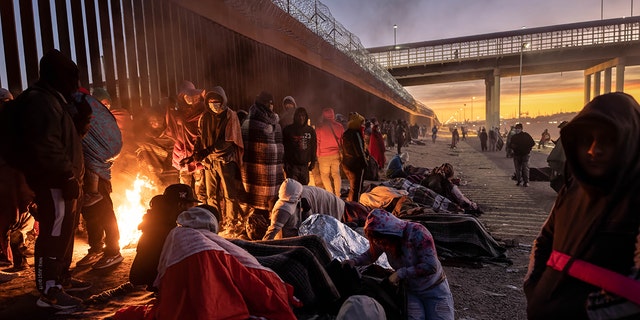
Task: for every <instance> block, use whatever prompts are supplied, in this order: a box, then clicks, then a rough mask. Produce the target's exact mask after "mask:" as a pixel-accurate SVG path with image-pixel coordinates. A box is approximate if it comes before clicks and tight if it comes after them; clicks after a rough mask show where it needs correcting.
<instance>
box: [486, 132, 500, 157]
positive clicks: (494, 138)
mask: <svg viewBox="0 0 640 320" xmlns="http://www.w3.org/2000/svg"><path fill="white" fill-rule="evenodd" d="M488 134H489V151H491V152H494V151H496V144H497V143H498V133H497V132H496V128H494V127H491V130H489V132H488Z"/></svg>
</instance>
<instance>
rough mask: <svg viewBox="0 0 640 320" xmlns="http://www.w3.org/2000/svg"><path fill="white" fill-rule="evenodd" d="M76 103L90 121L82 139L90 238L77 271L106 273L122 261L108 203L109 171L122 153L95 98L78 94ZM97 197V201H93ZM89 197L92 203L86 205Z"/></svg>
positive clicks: (109, 116)
mask: <svg viewBox="0 0 640 320" xmlns="http://www.w3.org/2000/svg"><path fill="white" fill-rule="evenodd" d="M74 99H75V102H76V103H83V101H86V103H88V104H89V105H90V106H91V110H92V113H93V117H92V118H91V127H90V128H89V132H88V133H87V135H85V136H84V138H83V139H82V147H83V152H84V159H85V168H86V170H85V175H84V179H85V181H84V182H85V183H84V191H85V197H84V203H83V207H82V216H83V218H84V220H85V223H86V229H87V235H88V238H89V252H88V253H87V255H86V256H84V257H83V258H82V259H80V260H79V261H78V262H76V266H77V267H84V266H91V267H92V268H93V269H105V268H108V267H111V266H113V265H116V264H119V263H120V262H122V261H123V260H124V258H123V257H122V255H121V254H120V244H119V240H120V231H119V229H118V221H117V219H116V215H115V212H114V210H113V202H112V200H111V192H112V187H111V168H112V166H113V159H115V158H116V157H117V156H118V154H119V153H120V151H121V150H122V146H123V140H122V134H121V132H120V129H119V128H118V124H117V122H116V118H115V117H114V116H113V115H112V114H111V112H110V111H109V109H107V107H106V106H104V105H103V104H102V103H101V102H99V101H98V100H97V99H96V98H95V97H92V96H90V95H88V94H85V93H83V92H81V91H79V92H77V93H75V94H74ZM96 195H97V197H95V196H96ZM88 196H92V198H93V199H95V200H93V201H89V200H90V199H91V198H88Z"/></svg>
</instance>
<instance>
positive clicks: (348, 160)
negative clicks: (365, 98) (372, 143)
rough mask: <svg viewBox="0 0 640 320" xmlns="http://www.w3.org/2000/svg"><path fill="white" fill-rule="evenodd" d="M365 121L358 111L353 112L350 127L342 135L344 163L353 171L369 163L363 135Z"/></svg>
mask: <svg viewBox="0 0 640 320" xmlns="http://www.w3.org/2000/svg"><path fill="white" fill-rule="evenodd" d="M363 123H364V117H362V116H361V115H359V114H357V113H356V114H353V115H352V116H351V119H350V121H349V123H348V129H347V130H346V131H345V132H344V134H343V135H342V150H343V157H342V164H343V165H345V166H346V167H347V168H349V169H350V170H352V171H358V170H362V169H364V168H366V167H367V165H368V162H367V156H366V154H365V152H364V148H365V147H364V138H363V137H362V124H363Z"/></svg>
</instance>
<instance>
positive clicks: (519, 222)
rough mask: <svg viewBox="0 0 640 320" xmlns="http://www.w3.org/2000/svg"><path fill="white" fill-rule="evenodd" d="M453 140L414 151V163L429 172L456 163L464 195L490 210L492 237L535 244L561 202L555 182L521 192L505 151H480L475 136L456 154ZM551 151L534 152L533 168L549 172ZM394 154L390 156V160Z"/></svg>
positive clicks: (413, 148) (534, 184)
mask: <svg viewBox="0 0 640 320" xmlns="http://www.w3.org/2000/svg"><path fill="white" fill-rule="evenodd" d="M450 139H451V138H450V136H443V135H440V137H438V140H437V141H436V143H435V144H433V143H431V141H430V140H429V141H428V142H427V143H426V145H425V146H421V145H411V146H409V147H408V148H406V151H407V152H408V153H409V156H410V157H409V163H410V164H412V165H414V166H421V167H427V168H433V167H435V166H438V165H440V164H442V163H444V162H449V163H451V164H452V165H453V167H454V170H455V174H456V175H457V176H458V177H460V178H461V180H462V181H461V184H462V185H461V186H460V189H461V190H462V192H463V193H464V194H465V195H466V196H467V197H469V198H470V199H472V200H474V201H476V202H477V203H478V204H480V206H481V208H482V209H483V210H484V212H485V214H483V215H482V216H481V217H480V220H481V221H482V222H483V223H484V224H485V225H486V227H487V229H488V230H489V231H490V232H491V234H492V235H493V236H494V237H495V238H497V239H501V240H503V241H511V242H512V243H513V244H518V243H520V244H524V245H529V244H531V242H532V241H533V239H534V238H535V236H536V235H537V234H538V231H539V230H540V227H541V226H542V224H543V223H544V221H545V219H546V217H547V215H548V213H549V210H550V209H551V206H552V205H553V201H554V200H555V195H556V193H555V192H554V191H553V189H551V187H549V182H548V181H533V182H531V183H530V184H531V186H530V187H528V188H524V187H516V186H515V181H513V180H511V176H512V174H513V161H512V159H510V158H506V157H505V152H504V150H503V151H496V152H480V141H479V139H478V138H477V137H475V136H472V137H469V138H467V140H466V141H460V143H459V144H458V146H457V148H456V149H450V148H449V142H450ZM550 150H551V149H550V148H547V149H541V150H538V149H534V150H533V151H532V155H531V161H530V162H531V167H545V166H546V165H547V164H546V157H547V154H548V153H549V151H550ZM403 151H404V150H403ZM394 152H395V150H394ZM391 154H392V153H391V152H388V153H387V157H388V158H390V157H391Z"/></svg>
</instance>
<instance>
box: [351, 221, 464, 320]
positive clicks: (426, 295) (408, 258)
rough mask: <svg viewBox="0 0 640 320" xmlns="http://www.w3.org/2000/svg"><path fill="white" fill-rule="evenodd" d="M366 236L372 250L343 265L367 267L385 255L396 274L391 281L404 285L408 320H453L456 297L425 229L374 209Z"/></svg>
mask: <svg viewBox="0 0 640 320" xmlns="http://www.w3.org/2000/svg"><path fill="white" fill-rule="evenodd" d="M364 232H365V235H366V237H367V239H369V250H367V251H365V252H364V253H362V254H361V255H360V256H358V257H356V258H355V259H353V260H345V261H344V262H343V263H346V264H349V265H351V266H356V265H358V266H359V265H368V264H371V263H373V262H374V261H376V260H377V259H378V257H379V256H380V255H382V253H386V254H387V258H388V259H389V264H390V265H391V267H393V269H394V270H395V272H394V273H393V274H391V275H390V276H389V281H390V282H391V283H393V284H399V283H400V282H402V285H403V286H404V288H405V289H406V295H407V306H406V308H407V310H406V312H407V318H408V319H453V318H454V311H453V310H454V309H453V296H452V295H451V290H450V289H449V283H448V281H447V277H446V276H445V273H444V269H443V268H442V265H441V264H440V261H439V260H438V255H437V253H436V247H435V243H434V241H433V237H432V236H431V233H430V232H429V230H427V228H426V227H424V226H423V225H421V224H419V223H415V222H410V221H404V220H401V219H398V218H396V217H394V216H393V215H392V214H390V213H389V212H386V211H384V210H381V209H375V210H372V211H371V213H369V216H368V217H367V221H366V224H365V226H364Z"/></svg>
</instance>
